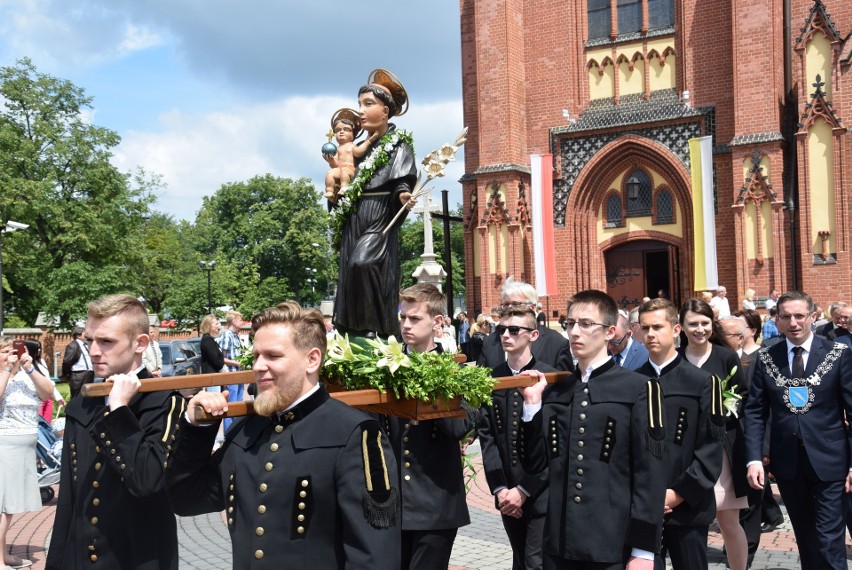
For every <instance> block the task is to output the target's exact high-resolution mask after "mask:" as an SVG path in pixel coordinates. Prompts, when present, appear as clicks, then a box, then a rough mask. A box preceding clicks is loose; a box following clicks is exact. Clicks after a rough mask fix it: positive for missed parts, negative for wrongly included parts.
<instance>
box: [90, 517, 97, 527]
mask: <svg viewBox="0 0 852 570" xmlns="http://www.w3.org/2000/svg"><path fill="white" fill-rule="evenodd" d="M89 522H90V523H92V526H94V525H96V524H98V517H92V518H91V519H90V520H89Z"/></svg>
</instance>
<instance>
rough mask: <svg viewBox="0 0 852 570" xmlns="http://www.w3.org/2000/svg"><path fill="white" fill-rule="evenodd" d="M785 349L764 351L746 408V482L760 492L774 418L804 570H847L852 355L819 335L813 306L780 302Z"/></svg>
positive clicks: (775, 451) (772, 445)
mask: <svg viewBox="0 0 852 570" xmlns="http://www.w3.org/2000/svg"><path fill="white" fill-rule="evenodd" d="M777 308H778V327H779V329H780V330H781V333H782V334H783V335H784V337H785V339H786V340H785V341H784V342H781V343H778V344H776V345H774V346H772V347H770V348H768V349H764V350H761V351H760V353H759V357H758V362H757V364H756V367H755V371H754V375H753V377H752V382H751V388H750V391H749V399H748V402H747V403H746V408H745V415H746V457H747V459H748V480H749V484H751V486H752V487H754V488H755V489H762V488H763V484H764V477H765V474H764V468H763V463H762V462H761V449H762V446H763V435H764V431H765V429H766V421H767V419H768V418H769V416H770V412H771V416H772V419H771V424H770V427H771V435H770V441H769V458H770V461H771V464H770V465H771V469H772V473H773V474H774V475H775V480H776V481H777V482H778V489H779V490H780V491H781V498H782V499H783V500H784V504H785V505H786V507H787V513H788V514H789V516H790V522H791V523H792V524H793V531H794V532H795V535H796V543H797V545H798V547H799V556H800V557H801V561H802V568H803V569H804V570H811V569H814V570H816V569H818V568H819V569H823V568H833V569H840V568H844V569H845V568H846V547H845V526H844V509H845V507H846V500H847V497H845V496H844V491H845V492H847V493H848V492H852V472H850V468H852V453H850V450H852V431H850V430H849V428H847V427H846V425H845V424H844V418H845V417H852V352H850V350H849V347H848V346H847V345H844V344H839V343H835V342H832V341H829V340H827V339H825V338H822V337H819V336H817V335H814V334H813V333H812V332H811V325H812V324H813V322H814V319H815V318H816V313H815V311H814V302H813V299H811V297H810V296H809V295H807V294H806V293H803V292H801V291H791V292H788V293H785V294H783V295H781V297H780V298H779V299H778V307H777Z"/></svg>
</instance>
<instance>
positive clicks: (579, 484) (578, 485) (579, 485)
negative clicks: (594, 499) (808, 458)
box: [574, 483, 583, 489]
mask: <svg viewBox="0 0 852 570" xmlns="http://www.w3.org/2000/svg"><path fill="white" fill-rule="evenodd" d="M574 486H575V487H577V488H578V489H582V488H583V484H582V483H577V484H576V485H574Z"/></svg>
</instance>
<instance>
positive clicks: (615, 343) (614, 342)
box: [580, 323, 628, 346]
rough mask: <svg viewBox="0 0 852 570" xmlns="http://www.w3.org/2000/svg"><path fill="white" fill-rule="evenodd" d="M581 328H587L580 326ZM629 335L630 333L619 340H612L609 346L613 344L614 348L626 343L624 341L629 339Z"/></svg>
mask: <svg viewBox="0 0 852 570" xmlns="http://www.w3.org/2000/svg"><path fill="white" fill-rule="evenodd" d="M592 324H599V323H592ZM603 326H606V325H603ZM580 327H581V328H585V327H583V325H580ZM627 334H628V333H624V336H623V337H621V338H619V339H612V340H611V341H609V344H611V345H612V346H618V345H619V344H621V343H622V342H624V339H626V338H627Z"/></svg>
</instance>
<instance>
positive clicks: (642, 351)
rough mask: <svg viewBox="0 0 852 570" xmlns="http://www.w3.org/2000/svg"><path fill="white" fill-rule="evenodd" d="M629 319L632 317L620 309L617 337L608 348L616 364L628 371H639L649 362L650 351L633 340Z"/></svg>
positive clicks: (616, 328) (616, 329)
mask: <svg viewBox="0 0 852 570" xmlns="http://www.w3.org/2000/svg"><path fill="white" fill-rule="evenodd" d="M629 319H630V315H628V313H627V312H626V311H624V310H623V309H619V311H618V324H617V325H615V336H614V337H613V338H612V339H611V340H610V341H609V344H607V348H609V352H610V354H612V359H613V360H615V363H616V364H618V365H619V366H621V367H622V368H627V369H628V370H638V369H639V368H640V367H641V366H642V365H643V364H645V363H646V362H648V349H647V348H645V345H643V344H642V343H641V342H636V341H635V340H633V331H631V330H630V329H629V328H628V327H629V324H628V321H629Z"/></svg>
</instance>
